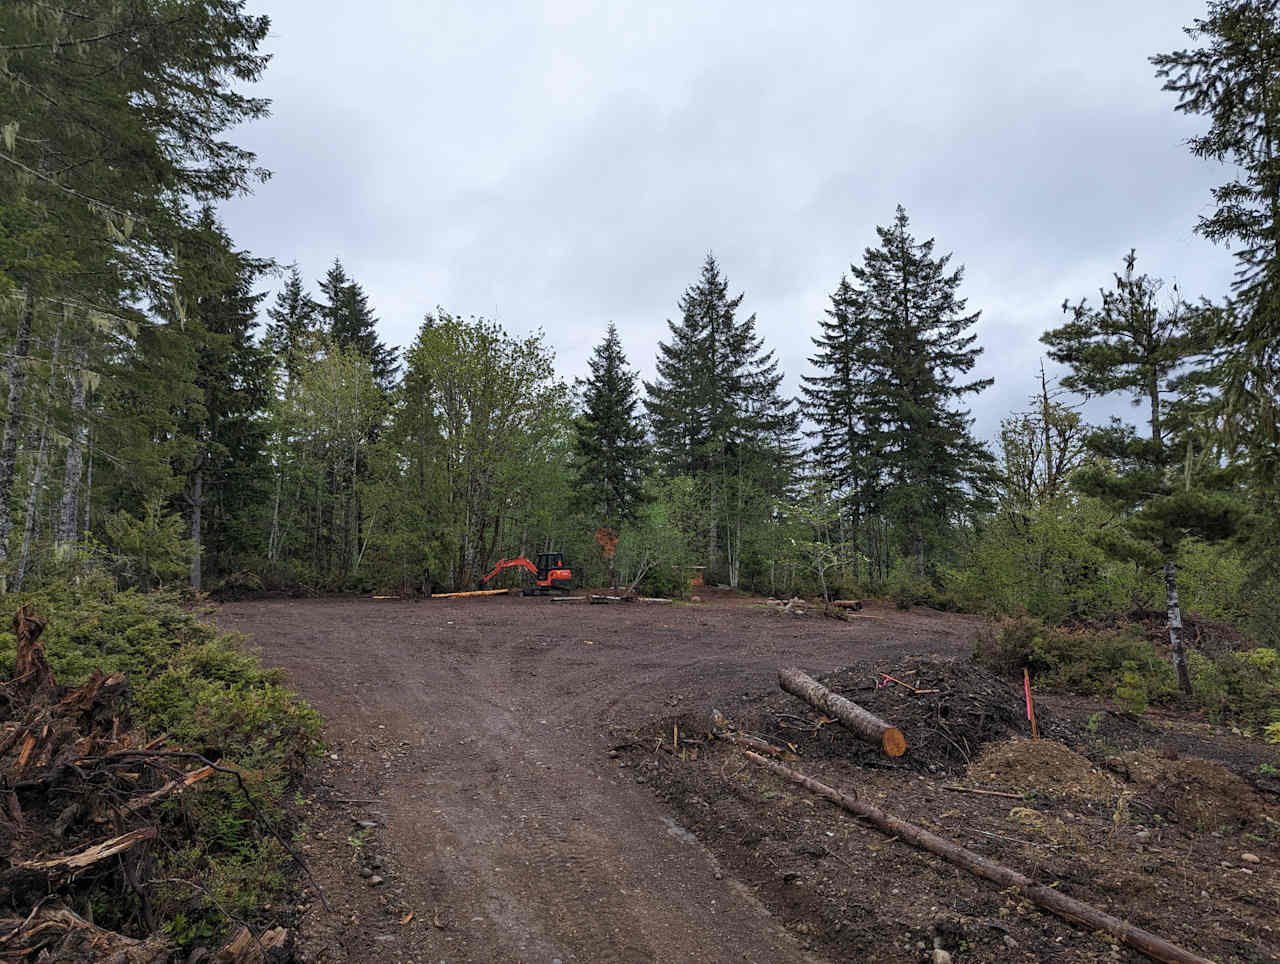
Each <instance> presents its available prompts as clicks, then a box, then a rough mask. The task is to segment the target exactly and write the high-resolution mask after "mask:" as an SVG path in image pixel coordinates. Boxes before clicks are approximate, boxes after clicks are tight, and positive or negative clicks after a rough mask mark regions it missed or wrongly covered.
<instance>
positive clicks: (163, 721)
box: [0, 573, 321, 944]
mask: <svg viewBox="0 0 1280 964" xmlns="http://www.w3.org/2000/svg"><path fill="white" fill-rule="evenodd" d="M22 603H27V604H30V605H32V606H34V607H35V609H36V610H37V611H38V612H39V613H40V614H41V615H42V616H44V617H46V618H47V620H48V625H47V628H46V630H45V632H44V635H43V636H42V637H41V642H43V643H44V645H45V652H46V655H47V657H48V660H49V663H50V665H51V667H52V668H53V671H54V674H55V676H56V678H57V679H58V681H59V682H60V683H64V684H77V683H80V682H83V681H84V680H85V679H87V678H88V677H89V676H90V674H91V673H92V672H93V670H95V669H102V670H104V671H106V672H108V673H111V672H123V673H126V674H127V675H128V678H129V687H130V698H131V707H132V714H133V722H134V724H135V725H137V726H140V727H142V728H144V729H145V730H146V731H147V732H148V733H149V734H151V735H153V736H160V735H161V734H165V733H167V734H168V737H169V742H170V743H172V744H175V745H177V746H180V747H182V748H183V749H186V750H191V751H194V752H196V753H200V754H202V755H203V756H206V757H208V758H209V759H211V760H214V761H215V762H217V761H221V762H222V763H223V764H224V765H227V766H231V767H234V768H235V769H237V770H238V771H239V772H240V774H241V778H242V779H243V781H244V784H245V787H246V789H247V790H248V794H249V797H250V800H251V801H252V803H250V801H248V800H246V799H245V795H244V794H243V793H242V792H241V791H240V789H239V787H238V785H237V783H236V781H235V780H234V779H233V778H230V777H218V778H216V779H213V780H209V781H207V782H206V783H205V784H203V785H202V789H201V790H200V791H199V792H195V793H190V794H187V795H185V796H184V797H182V798H181V799H180V800H177V801H174V802H172V803H168V804H165V805H164V807H163V808H161V814H162V819H164V820H168V821H171V822H174V824H175V826H180V827H181V828H182V829H179V830H175V833H174V834H173V835H172V836H174V837H175V838H177V839H185V840H187V841H188V844H187V845H186V846H185V847H181V848H179V849H176V850H172V851H168V852H163V853H158V854H157V860H158V862H159V870H160V872H159V873H157V875H156V876H157V877H159V878H164V879H166V880H169V881H170V883H167V884H165V885H164V887H163V888H161V889H160V890H159V891H158V892H157V893H156V894H155V895H153V902H154V903H155V910H156V912H157V913H158V914H159V916H160V917H162V918H163V919H165V920H166V921H167V924H166V928H167V930H168V931H169V933H170V936H171V937H173V938H174V939H175V940H177V941H179V942H180V943H184V944H189V943H191V942H196V941H204V940H207V939H210V938H212V937H214V936H216V935H217V934H218V933H220V932H221V931H222V929H223V928H224V926H225V923H226V915H227V914H228V913H230V914H233V915H235V916H237V917H240V918H242V919H245V920H249V921H253V920H255V919H261V911H260V908H261V907H262V905H264V904H269V903H270V902H271V901H272V899H273V897H275V896H277V895H279V894H280V893H281V892H282V891H283V890H284V889H285V888H286V886H287V884H288V881H289V879H290V877H291V874H292V871H291V869H290V867H289V866H288V864H287V861H288V859H289V858H288V856H287V854H286V853H285V851H284V848H283V847H282V846H281V845H280V844H279V842H278V840H277V839H276V837H275V833H274V832H273V830H278V829H279V827H278V823H279V821H280V820H281V818H282V816H283V801H284V799H285V794H286V792H287V790H288V788H289V787H290V785H291V783H293V782H294V781H295V780H296V778H297V777H298V776H299V775H300V771H301V768H302V766H303V765H304V764H305V763H306V761H307V760H308V759H309V758H311V757H312V756H314V755H315V754H317V753H318V752H319V751H320V749H321V745H320V742H319V733H320V717H319V715H318V714H317V713H316V712H315V710H313V709H312V708H311V707H310V706H308V705H307V704H306V703H304V702H303V701H302V700H300V699H299V698H298V697H297V696H296V695H295V694H293V693H291V692H289V691H288V690H287V689H285V688H284V687H283V686H282V677H281V674H280V672H279V671H276V670H268V669H264V668H263V667H262V665H261V664H260V662H259V660H258V658H257V656H256V655H255V654H253V653H252V652H250V651H249V650H247V649H246V648H245V647H244V644H243V641H242V640H241V639H240V638H239V637H237V636H234V635H230V634H227V633H223V632H220V631H218V630H217V629H216V628H214V627H212V626H209V625H206V624H204V623H201V622H200V621H199V620H197V619H196V618H195V617H194V616H193V615H191V614H190V613H188V612H185V611H184V610H183V609H182V608H181V607H180V606H179V605H178V602H177V597H175V596H172V595H168V594H140V593H137V592H134V591H125V592H117V591H116V590H115V588H114V579H113V578H112V577H111V576H109V575H105V574H101V573H99V574H90V575H88V576H85V577H82V578H81V579H80V580H79V582H78V584H74V585H70V584H68V585H59V586H51V587H48V588H46V589H43V590H41V591H39V592H35V593H24V594H22V595H21V596H20V597H19V596H17V595H10V596H7V597H4V598H3V599H0V605H3V607H4V608H5V609H6V610H7V611H9V612H12V611H14V610H15V609H16V608H17V607H18V605H20V604H22ZM14 655H15V642H14V639H13V637H12V636H11V635H9V634H2V635H0V665H3V666H6V667H10V668H11V667H12V666H13V660H14ZM265 823H269V824H271V826H265V825H264V824H265ZM111 907H112V902H111V901H110V900H107V901H106V910H105V911H104V913H109V912H110V909H111Z"/></svg>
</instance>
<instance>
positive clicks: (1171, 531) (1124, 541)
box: [1041, 251, 1241, 693]
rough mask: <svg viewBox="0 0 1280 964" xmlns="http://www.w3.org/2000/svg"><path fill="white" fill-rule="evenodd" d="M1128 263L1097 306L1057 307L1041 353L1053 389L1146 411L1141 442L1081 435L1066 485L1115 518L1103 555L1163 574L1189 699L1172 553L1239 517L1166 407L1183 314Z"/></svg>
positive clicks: (1225, 476) (1181, 417) (1125, 436)
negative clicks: (1054, 364) (1113, 398)
mask: <svg viewBox="0 0 1280 964" xmlns="http://www.w3.org/2000/svg"><path fill="white" fill-rule="evenodd" d="M1135 260H1136V258H1135V255H1134V253H1133V252H1132V251H1131V252H1130V253H1129V255H1128V257H1127V258H1126V259H1125V270H1124V274H1122V275H1121V274H1117V275H1116V276H1115V285H1114V288H1113V289H1112V290H1110V291H1103V292H1101V303H1100V305H1099V306H1098V307H1092V306H1090V305H1089V304H1088V302H1087V301H1084V300H1081V301H1080V302H1079V303H1077V304H1075V305H1071V304H1069V303H1064V304H1063V310H1064V311H1065V312H1066V313H1067V314H1068V315H1070V320H1069V321H1068V322H1067V324H1065V325H1063V326H1062V327H1060V328H1057V329H1054V330H1052V331H1049V332H1046V333H1045V334H1044V335H1043V336H1042V338H1041V340H1042V341H1043V342H1044V343H1045V344H1046V345H1048V346H1050V351H1049V355H1050V357H1051V358H1053V359H1055V360H1056V361H1060V362H1063V363H1064V364H1067V365H1069V366H1071V374H1070V375H1068V376H1067V377H1065V378H1063V379H1062V384H1063V385H1065V386H1067V387H1068V388H1072V389H1075V390H1076V391H1079V392H1081V393H1083V394H1084V395H1085V396H1086V397H1091V396H1097V395H1108V394H1112V393H1121V394H1126V395H1129V396H1130V397H1131V398H1132V400H1133V402H1134V404H1135V405H1138V404H1143V403H1145V404H1146V406H1147V408H1148V424H1149V430H1150V434H1149V436H1148V437H1147V438H1145V439H1144V438H1140V437H1138V435H1137V434H1136V433H1135V432H1134V431H1133V429H1132V428H1130V427H1129V426H1125V425H1123V424H1122V423H1120V422H1119V421H1113V423H1112V425H1111V426H1110V427H1109V428H1106V429H1102V430H1100V431H1097V432H1094V433H1092V434H1091V435H1090V436H1089V437H1088V438H1087V440H1086V444H1087V446H1088V448H1089V450H1090V451H1091V452H1092V453H1093V454H1094V455H1095V459H1094V461H1093V462H1092V463H1090V464H1088V465H1086V466H1084V467H1082V468H1080V469H1078V470H1077V471H1076V473H1075V475H1074V477H1073V484H1074V486H1075V488H1076V489H1077V490H1078V491H1080V492H1082V493H1084V494H1086V495H1090V496H1093V497H1095V498H1098V499H1100V500H1101V501H1102V502H1103V503H1104V504H1105V505H1106V506H1108V507H1109V508H1110V509H1111V510H1112V511H1113V512H1115V513H1116V515H1117V518H1118V519H1119V524H1118V525H1116V526H1112V527H1110V528H1104V529H1103V530H1101V531H1100V532H1099V533H1098V535H1097V539H1098V541H1099V543H1100V544H1101V545H1102V546H1103V548H1104V549H1106V550H1107V552H1108V553H1109V554H1110V555H1111V556H1113V557H1115V558H1118V559H1124V560H1130V561H1133V562H1134V563H1136V564H1138V565H1140V566H1143V567H1145V568H1147V569H1151V570H1160V569H1163V572H1164V582H1165V596H1166V608H1167V611H1168V628H1169V646H1170V649H1171V651H1172V655H1173V664H1174V668H1175V669H1176V671H1177V674H1178V681H1179V683H1180V685H1181V686H1182V688H1183V690H1184V691H1185V692H1187V693H1190V692H1191V679H1190V676H1189V674H1188V672H1187V661H1186V655H1185V652H1184V650H1183V644H1182V638H1181V628H1182V615H1181V611H1180V609H1179V605H1178V585H1177V569H1176V557H1177V552H1178V548H1179V546H1180V545H1181V542H1182V540H1183V538H1184V537H1185V536H1187V535H1189V534H1195V535H1198V536H1200V537H1201V538H1205V539H1210V540H1212V539H1223V538H1226V537H1227V536H1229V535H1231V534H1232V533H1233V532H1234V531H1235V530H1236V528H1237V527H1238V525H1239V522H1240V517H1241V510H1240V505H1239V503H1238V501H1237V500H1236V499H1234V498H1233V497H1232V496H1231V494H1230V491H1229V489H1230V484H1231V479H1230V472H1229V471H1228V470H1223V469H1222V468H1220V467H1219V466H1218V464H1217V462H1216V460H1213V461H1209V462H1205V461H1200V462H1199V463H1198V465H1197V471H1195V472H1193V471H1192V461H1193V460H1192V458H1191V456H1192V454H1193V451H1192V449H1190V448H1188V447H1187V446H1188V445H1191V446H1194V441H1195V440H1194V438H1193V437H1191V436H1190V435H1189V434H1188V428H1189V423H1188V420H1187V419H1186V414H1185V411H1184V410H1180V409H1179V408H1178V407H1176V406H1174V405H1173V404H1171V402H1172V400H1173V393H1174V392H1175V391H1176V390H1177V388H1178V383H1179V377H1178V373H1179V370H1180V369H1181V368H1182V367H1183V366H1184V365H1185V364H1186V363H1187V361H1188V359H1189V358H1190V357H1191V355H1192V354H1193V353H1194V352H1195V350H1196V342H1195V340H1194V339H1193V337H1192V333H1191V327H1190V318H1191V316H1192V313H1191V312H1190V311H1189V309H1188V308H1187V306H1186V305H1185V303H1184V302H1183V301H1182V300H1181V299H1180V298H1179V297H1178V296H1177V293H1176V289H1175V292H1174V298H1173V300H1172V302H1171V304H1170V306H1169V307H1168V308H1165V309H1162V308H1161V307H1160V304H1159V300H1158V295H1159V292H1160V290H1161V287H1162V285H1161V282H1160V281H1159V280H1158V279H1153V278H1150V277H1149V276H1147V275H1135V273H1134V264H1135ZM1171 415H1172V416H1173V417H1172V418H1171V417H1170V416H1171ZM1179 428H1180V429H1181V432H1180V433H1179V434H1178V435H1175V434H1173V433H1174V431H1175V430H1176V429H1179ZM1183 452H1186V453H1187V457H1186V459H1185V460H1184V459H1183V458H1182V453H1183ZM1180 466H1181V467H1182V468H1183V469H1184V471H1182V472H1179V471H1178V470H1179V467H1180Z"/></svg>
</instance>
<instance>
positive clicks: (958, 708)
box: [735, 656, 1072, 772]
mask: <svg viewBox="0 0 1280 964" xmlns="http://www.w3.org/2000/svg"><path fill="white" fill-rule="evenodd" d="M818 679H819V682H821V683H822V684H823V685H825V686H827V687H828V688H830V689H831V690H833V691H834V692H836V693H838V694H840V695H842V696H844V697H847V698H848V699H851V700H853V701H854V702H855V703H857V704H858V705H859V706H861V707H863V708H864V709H865V710H867V711H868V712H870V713H872V714H874V715H876V716H878V717H880V718H881V719H883V720H888V721H890V722H891V723H893V725H894V726H896V727H897V728H898V729H899V730H901V732H902V734H903V736H904V737H905V738H906V741H907V747H908V751H907V753H906V755H905V756H903V757H900V758H898V759H896V760H886V759H883V756H882V754H881V753H880V751H879V750H878V748H876V747H872V746H868V745H867V744H866V743H864V742H862V741H861V740H859V739H858V738H857V737H855V736H853V735H852V734H849V733H848V732H846V731H845V730H844V728H843V727H841V726H838V725H831V722H832V721H831V720H829V719H828V718H827V717H825V716H823V715H822V714H821V713H819V712H817V711H815V710H813V709H812V707H809V706H807V705H805V704H804V703H803V702H801V701H799V700H797V699H795V697H793V696H790V695H789V694H786V693H777V694H774V695H771V696H770V697H768V699H766V700H765V701H764V702H762V703H759V704H756V705H755V706H754V707H752V709H751V710H750V711H747V710H743V711H740V716H741V718H740V719H736V720H735V722H736V723H738V724H739V725H740V726H741V727H742V728H743V729H744V730H747V731H748V732H750V733H753V734H755V735H757V736H761V737H764V738H765V739H767V740H769V741H771V742H773V743H779V744H783V743H785V744H788V745H791V746H794V747H796V748H797V749H798V750H799V751H800V755H801V756H804V757H809V758H812V759H824V758H833V759H852V760H854V761H856V762H857V763H859V764H860V765H864V766H870V767H876V768H885V767H891V768H897V767H902V768H910V769H918V770H927V771H934V772H936V771H953V770H959V769H962V768H963V767H965V766H968V764H969V763H970V761H971V760H972V759H973V758H974V757H975V756H977V755H978V753H979V751H980V750H981V749H982V747H983V746H985V745H986V744H988V743H991V742H996V741H1002V740H1007V739H1010V738H1012V737H1017V736H1026V737H1029V736H1031V724H1030V723H1029V722H1028V721H1027V719H1026V714H1025V702H1024V699H1023V693H1022V690H1021V688H1020V687H1013V686H1010V685H1009V684H1008V683H1006V682H1005V681H1004V680H1002V679H1000V678H999V677H998V676H995V675H994V674H992V673H990V672H988V671H987V670H985V669H983V668H982V667H980V666H977V665H976V664H974V663H971V662H969V661H967V660H957V661H950V660H937V659H930V658H927V657H912V656H904V657H903V658H901V659H899V660H895V661H893V662H891V663H890V662H884V663H878V664H874V665H868V664H861V665H857V666H850V667H846V668H844V669H840V670H836V671H835V672H833V673H828V674H826V675H824V676H821V677H819V678H818ZM1039 712H1040V732H1041V734H1042V735H1047V736H1050V737H1051V738H1054V739H1064V738H1068V737H1070V736H1072V734H1071V733H1069V726H1068V725H1067V724H1066V723H1065V722H1063V721H1059V720H1056V719H1054V718H1053V716H1052V715H1051V714H1050V713H1048V711H1047V710H1041V711H1039Z"/></svg>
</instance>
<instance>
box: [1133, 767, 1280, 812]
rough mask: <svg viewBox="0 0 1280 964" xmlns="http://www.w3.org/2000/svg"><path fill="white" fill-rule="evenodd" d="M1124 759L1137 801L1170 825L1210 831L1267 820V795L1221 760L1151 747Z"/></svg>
mask: <svg viewBox="0 0 1280 964" xmlns="http://www.w3.org/2000/svg"><path fill="white" fill-rule="evenodd" d="M1120 760H1121V761H1122V762H1123V765H1124V767H1125V768H1126V769H1127V771H1128V776H1129V779H1131V780H1132V781H1133V782H1134V783H1135V784H1137V798H1138V800H1139V801H1141V802H1142V803H1144V804H1145V805H1146V806H1147V808H1149V809H1150V810H1151V811H1152V812H1154V813H1156V814H1159V815H1160V816H1161V817H1162V818H1164V819H1165V820H1167V821H1169V822H1170V823H1177V824H1179V825H1180V826H1183V827H1185V828H1186V829H1194V830H1210V831H1211V830H1241V829H1244V828H1246V827H1249V826H1251V825H1253V824H1260V823H1263V822H1264V819H1265V816H1266V813H1267V807H1266V804H1265V803H1264V801H1263V799H1262V797H1260V796H1259V795H1258V794H1257V793H1256V792H1255V791H1254V790H1253V788H1252V787H1250V786H1249V784H1247V783H1245V782H1244V780H1242V779H1241V778H1240V777H1238V776H1237V775H1236V774H1234V773H1232V772H1231V771H1230V770H1228V769H1227V768H1226V767H1224V766H1223V765H1222V764H1221V763H1215V762H1213V761H1211V760H1201V759H1197V758H1195V757H1187V758H1184V759H1169V758H1168V757H1166V756H1163V755H1161V754H1159V753H1153V752H1151V751H1142V752H1136V753H1123V754H1121V755H1120ZM1273 809H1274V808H1273Z"/></svg>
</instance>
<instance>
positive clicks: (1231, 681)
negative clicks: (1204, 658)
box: [1217, 648, 1280, 730]
mask: <svg viewBox="0 0 1280 964" xmlns="http://www.w3.org/2000/svg"><path fill="white" fill-rule="evenodd" d="M1217 667H1218V670H1219V672H1220V673H1221V676H1222V683H1223V687H1224V688H1225V690H1226V698H1225V705H1224V709H1223V712H1222V714H1221V715H1222V716H1223V717H1226V718H1229V719H1232V720H1234V721H1236V722H1238V723H1240V724H1242V725H1244V726H1248V727H1251V728H1256V729H1259V730H1261V729H1265V728H1266V727H1267V726H1269V725H1270V724H1272V723H1280V653H1278V652H1277V651H1276V650H1274V649H1270V648H1260V649H1249V650H1244V651H1241V652H1233V653H1225V654H1224V655H1223V656H1221V657H1220V658H1219V659H1218V660H1217Z"/></svg>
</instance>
